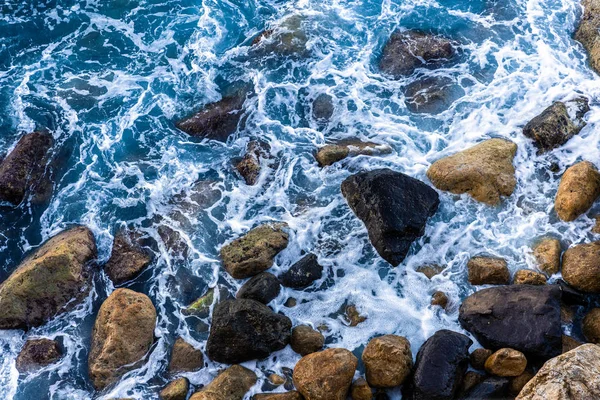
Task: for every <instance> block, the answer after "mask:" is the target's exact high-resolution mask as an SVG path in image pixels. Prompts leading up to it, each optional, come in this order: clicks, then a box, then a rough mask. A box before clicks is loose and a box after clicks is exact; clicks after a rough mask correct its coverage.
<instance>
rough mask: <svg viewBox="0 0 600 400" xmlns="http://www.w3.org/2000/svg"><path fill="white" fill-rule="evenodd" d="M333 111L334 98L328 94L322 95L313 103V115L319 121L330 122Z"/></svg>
mask: <svg viewBox="0 0 600 400" xmlns="http://www.w3.org/2000/svg"><path fill="white" fill-rule="evenodd" d="M333 111H334V107H333V98H332V97H331V96H330V95H328V94H327V93H321V94H320V95H318V96H317V98H316V99H315V100H314V101H313V103H312V115H313V118H314V119H316V120H317V121H327V120H329V119H330V118H331V116H332V115H333Z"/></svg>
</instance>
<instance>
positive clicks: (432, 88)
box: [404, 76, 465, 114]
mask: <svg viewBox="0 0 600 400" xmlns="http://www.w3.org/2000/svg"><path fill="white" fill-rule="evenodd" d="M464 94H465V91H464V90H463V89H462V88H461V87H460V85H458V84H457V83H456V82H454V80H453V79H451V78H449V77H440V76H432V77H425V78H422V79H419V80H417V81H414V82H411V83H410V84H408V85H407V86H406V89H405V90H404V96H405V97H406V108H408V110H409V111H410V112H413V113H426V114H439V113H441V112H442V111H444V110H446V109H447V108H449V107H450V106H451V105H452V103H453V102H454V101H455V100H458V99H459V98H460V97H461V96H463V95H464Z"/></svg>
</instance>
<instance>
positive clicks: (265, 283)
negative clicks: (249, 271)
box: [236, 272, 281, 304]
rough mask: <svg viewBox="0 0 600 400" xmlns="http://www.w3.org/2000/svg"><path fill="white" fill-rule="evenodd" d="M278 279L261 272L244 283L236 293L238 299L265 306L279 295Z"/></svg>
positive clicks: (279, 285)
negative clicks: (256, 302)
mask: <svg viewBox="0 0 600 400" xmlns="http://www.w3.org/2000/svg"><path fill="white" fill-rule="evenodd" d="M280 291H281V284H280V283H279V279H277V277H276V276H275V275H273V274H271V273H269V272H261V273H260V274H258V275H255V276H253V277H252V278H250V279H249V280H248V282H246V283H244V284H243V285H242V287H241V288H240V290H239V291H238V292H237V295H236V297H237V298H238V299H251V300H256V301H258V302H260V303H263V304H267V303H269V302H270V301H271V300H273V299H274V298H275V297H277V296H278V295H279V292H280Z"/></svg>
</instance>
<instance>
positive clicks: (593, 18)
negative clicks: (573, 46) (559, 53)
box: [575, 0, 600, 73]
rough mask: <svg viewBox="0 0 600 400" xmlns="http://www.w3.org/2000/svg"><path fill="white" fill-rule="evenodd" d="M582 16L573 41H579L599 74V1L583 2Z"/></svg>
mask: <svg viewBox="0 0 600 400" xmlns="http://www.w3.org/2000/svg"><path fill="white" fill-rule="evenodd" d="M581 5H582V6H583V10H584V11H583V16H582V17H581V22H580V23H579V27H578V28H577V31H576V32H575V40H578V41H580V42H581V43H582V44H583V47H585V49H586V50H587V52H588V53H589V60H590V65H591V67H592V68H593V69H595V70H596V72H598V73H600V34H599V33H598V31H599V30H600V1H598V0H583V1H582V2H581Z"/></svg>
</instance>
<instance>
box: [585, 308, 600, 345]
mask: <svg viewBox="0 0 600 400" xmlns="http://www.w3.org/2000/svg"><path fill="white" fill-rule="evenodd" d="M583 334H584V335H585V338H586V339H587V340H588V341H589V342H591V343H595V344H600V308H592V309H591V310H590V311H589V312H588V313H587V314H586V315H585V318H583Z"/></svg>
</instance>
